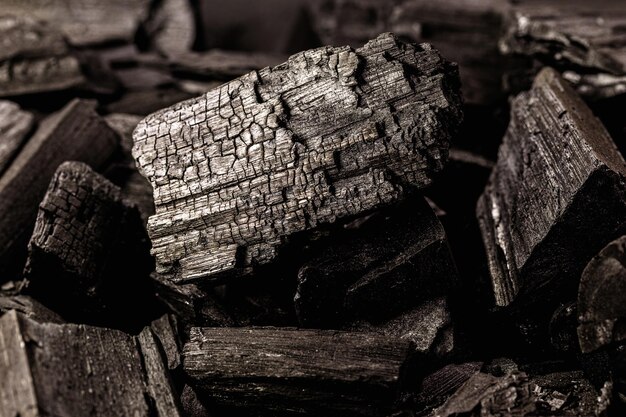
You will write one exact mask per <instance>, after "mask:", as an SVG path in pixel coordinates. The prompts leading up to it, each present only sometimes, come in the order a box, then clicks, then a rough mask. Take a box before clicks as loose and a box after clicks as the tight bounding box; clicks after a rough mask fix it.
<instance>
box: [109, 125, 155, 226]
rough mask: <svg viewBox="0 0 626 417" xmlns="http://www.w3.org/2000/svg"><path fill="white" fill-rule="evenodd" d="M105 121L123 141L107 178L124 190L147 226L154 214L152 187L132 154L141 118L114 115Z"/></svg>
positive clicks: (125, 195)
mask: <svg viewBox="0 0 626 417" xmlns="http://www.w3.org/2000/svg"><path fill="white" fill-rule="evenodd" d="M105 120H106V122H107V124H108V125H109V126H110V127H111V128H112V129H113V130H115V131H116V132H117V134H118V135H119V137H120V139H121V141H120V145H121V146H120V151H119V152H118V153H117V155H115V157H114V160H113V162H112V164H111V166H109V167H108V169H107V170H106V172H105V176H106V177H107V178H108V179H110V180H111V182H113V183H114V184H115V185H117V186H119V187H120V188H121V189H122V194H124V197H125V198H126V199H128V200H129V201H131V202H133V203H134V204H135V205H136V206H137V208H138V209H139V212H140V213H141V218H142V220H143V222H144V224H147V223H148V218H149V217H150V216H151V215H153V214H154V197H153V196H152V185H151V184H150V182H149V181H148V180H147V179H146V178H144V176H143V175H141V174H140V173H139V171H138V170H137V165H136V164H135V160H134V158H133V156H132V153H131V152H132V147H133V130H135V128H136V127H137V124H139V122H140V121H141V116H135V115H132V114H120V113H114V114H110V115H108V116H106V117H105Z"/></svg>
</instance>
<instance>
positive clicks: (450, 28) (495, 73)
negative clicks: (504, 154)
mask: <svg viewBox="0 0 626 417" xmlns="http://www.w3.org/2000/svg"><path fill="white" fill-rule="evenodd" d="M385 3H390V2H385ZM509 8H510V4H509V1H507V0H481V1H469V2H468V1H463V0H439V1H431V0H410V1H403V2H401V4H399V5H398V6H396V7H395V8H394V10H393V12H392V13H391V16H390V17H389V23H388V27H389V29H388V30H391V31H393V32H394V33H396V34H397V35H398V36H403V37H404V38H406V39H411V40H412V41H414V42H429V43H431V44H433V46H434V47H435V48H437V49H438V50H439V51H441V53H442V55H443V56H445V57H447V58H448V59H450V60H452V61H454V62H457V63H458V64H459V72H460V76H461V84H462V85H463V98H464V99H465V101H466V102H467V103H470V104H482V105H489V104H495V103H497V102H498V101H499V100H502V99H503V98H504V94H503V91H502V75H503V73H504V70H505V68H506V62H505V60H504V59H503V58H502V56H501V55H500V52H499V50H498V39H499V37H500V35H501V32H502V30H503V27H504V24H503V21H504V18H505V16H506V15H507V11H508V10H509Z"/></svg>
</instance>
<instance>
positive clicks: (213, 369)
mask: <svg viewBox="0 0 626 417" xmlns="http://www.w3.org/2000/svg"><path fill="white" fill-rule="evenodd" d="M410 349H411V348H410V344H409V343H408V342H402V341H398V340H397V339H392V338H388V337H384V336H378V335H376V334H368V333H358V332H357V333H350V332H337V331H329V330H327V331H324V330H295V329H290V328H193V329H192V330H191V340H190V341H189V342H188V343H187V344H186V345H185V348H184V353H183V366H184V369H185V372H186V373H187V375H188V376H189V377H190V378H191V383H192V385H193V386H194V387H195V388H196V389H197V390H199V392H198V393H199V394H201V395H202V396H206V398H207V401H210V402H212V403H213V404H216V405H218V406H221V407H224V408H225V409H226V410H237V408H239V407H242V408H243V407H245V409H246V412H248V413H252V414H254V415H316V416H318V415H323V416H356V415H358V416H363V415H365V416H378V415H385V414H384V413H386V412H387V413H388V412H390V411H391V410H392V409H393V406H394V401H395V398H396V395H397V394H398V393H399V392H400V391H401V390H402V389H403V386H402V384H403V383H404V382H405V381H404V380H403V379H402V377H403V373H404V372H406V371H408V367H409V365H410V363H409V361H410V359H407V358H408V357H409V353H410ZM243 358H245V360H242V359H243ZM229 412H230V411H228V412H227V413H229ZM225 415H228V414H225Z"/></svg>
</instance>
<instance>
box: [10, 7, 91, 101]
mask: <svg viewBox="0 0 626 417" xmlns="http://www.w3.org/2000/svg"><path fill="white" fill-rule="evenodd" d="M5 3H7V2H6V1H2V2H0V10H2V13H3V14H9V15H7V16H1V17H0V36H1V37H2V39H3V45H2V50H1V51H0V97H7V96H17V95H21V94H32V93H41V92H48V91H57V90H65V89H69V88H73V87H77V86H79V85H81V84H83V83H84V82H85V77H84V76H83V73H82V71H81V67H80V62H79V61H78V58H77V57H76V56H75V55H74V54H73V53H72V52H71V51H70V49H69V47H68V45H67V43H66V42H65V39H64V38H63V36H62V35H61V33H59V32H57V31H56V30H55V29H53V28H51V27H50V26H47V25H45V24H42V23H37V22H35V21H34V20H32V17H33V16H29V17H26V15H27V14H26V13H22V17H16V16H14V15H13V16H12V15H10V14H11V13H10V10H6V6H7V5H5ZM16 3H24V2H21V1H19V0H18V1H16ZM28 15H30V14H28Z"/></svg>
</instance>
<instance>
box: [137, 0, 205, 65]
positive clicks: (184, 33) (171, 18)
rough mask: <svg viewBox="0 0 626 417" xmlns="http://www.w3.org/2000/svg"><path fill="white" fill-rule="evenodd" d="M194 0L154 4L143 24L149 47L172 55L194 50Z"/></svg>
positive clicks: (164, 0) (166, 1)
mask: <svg viewBox="0 0 626 417" xmlns="http://www.w3.org/2000/svg"><path fill="white" fill-rule="evenodd" d="M191 3H192V0H162V1H159V2H156V3H153V7H152V9H151V10H150V16H149V18H148V19H147V21H146V22H144V24H143V29H144V30H145V31H146V36H147V37H148V38H149V39H148V43H149V46H150V47H151V48H153V49H155V50H157V51H159V52H160V53H162V54H165V55H170V54H172V53H178V52H181V51H188V50H190V49H191V48H192V46H193V43H194V40H195V37H196V27H195V23H196V22H195V18H194V14H193V13H194V10H193V8H192V7H191Z"/></svg>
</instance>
